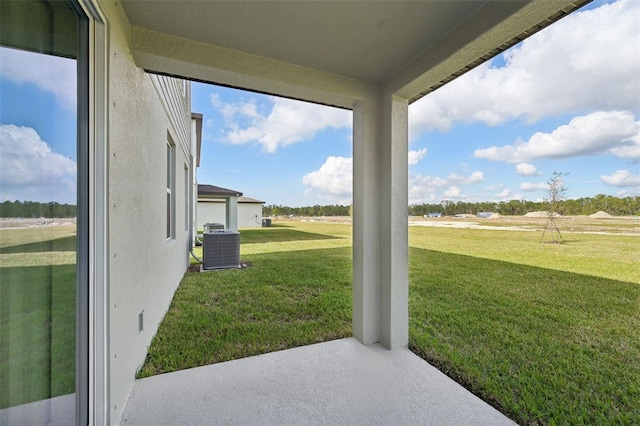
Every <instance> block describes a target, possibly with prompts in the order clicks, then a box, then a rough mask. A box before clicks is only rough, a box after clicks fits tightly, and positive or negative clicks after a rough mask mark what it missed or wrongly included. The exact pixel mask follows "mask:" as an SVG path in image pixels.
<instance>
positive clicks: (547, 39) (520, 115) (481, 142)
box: [0, 0, 640, 206]
mask: <svg viewBox="0 0 640 426" xmlns="http://www.w3.org/2000/svg"><path fill="white" fill-rule="evenodd" d="M19 53H21V52H19ZM0 55H1V56H0V60H1V61H0V65H1V70H2V73H1V78H0V90H1V92H0V93H1V97H2V98H1V99H2V102H1V105H0V125H1V127H0V130H1V131H2V133H1V137H0V142H1V143H2V169H1V172H2V176H1V177H2V186H1V187H0V197H1V199H2V200H5V199H15V198H19V199H25V195H22V194H29V196H30V197H31V198H32V199H34V197H41V199H39V200H38V201H49V199H51V198H52V197H55V198H54V199H56V200H62V201H64V200H63V198H64V197H65V194H64V191H58V190H56V189H55V188H51V182H57V181H61V182H68V181H69V180H70V179H75V175H73V176H71V175H69V173H68V172H69V170H70V168H69V161H71V162H74V161H75V153H73V152H70V150H69V146H72V145H69V143H68V141H73V138H74V137H75V134H74V130H73V126H74V124H73V122H74V115H73V108H75V103H74V101H73V99H70V97H69V96H68V92H69V90H68V87H67V86H68V83H69V77H68V76H67V77H65V76H64V72H65V71H64V70H65V69H67V70H68V67H69V66H68V64H65V62H64V61H65V60H60V59H57V58H56V60H57V62H56V61H53V60H50V61H46V62H47V63H49V62H56V63H55V64H53V65H48V67H49V68H47V69H48V72H46V73H43V72H36V71H34V67H33V66H32V62H33V61H35V59H29V58H26V57H17V55H18V54H17V53H15V52H9V53H7V49H1V50H0ZM67 62H71V61H67ZM28 68H30V70H29V69H28ZM35 68H36V70H41V69H42V68H43V67H42V66H38V67H35ZM67 72H68V71H67ZM56 78H60V79H64V81H65V84H67V86H64V85H61V84H56ZM51 80H53V83H52V82H51ZM74 84H75V82H74ZM192 95H193V101H192V102H193V103H192V110H193V111H194V112H199V113H202V114H203V115H204V126H203V145H202V156H201V166H200V169H199V171H198V180H199V182H200V183H206V184H213V185H218V186H222V187H226V188H232V189H236V190H239V191H241V192H243V193H244V194H245V195H246V196H248V197H252V198H257V199H260V200H263V201H265V202H266V203H267V204H281V205H289V206H305V205H314V204H336V203H339V204H349V203H350V202H351V185H352V176H351V156H352V142H351V131H352V129H351V112H350V111H345V110H339V109H335V108H328V107H323V106H319V105H313V104H307V103H302V102H297V101H292V100H287V99H282V98H275V97H271V96H265V95H260V94H255V93H250V92H243V91H238V90H234V89H229V88H223V87H217V86H212V85H205V84H200V83H193V85H192ZM34 102H36V103H37V105H38V107H37V108H35V109H34V108H33V106H34V105H35V104H34ZM639 117H640V1H637V0H626V1H616V2H603V1H594V2H593V3H591V4H589V5H588V6H587V7H586V8H583V9H582V10H581V11H579V12H577V13H574V14H572V15H570V16H568V17H566V18H564V19H562V20H561V21H560V22H558V23H556V24H554V25H552V26H551V27H549V28H547V29H545V30H543V31H541V32H539V33H538V34H536V35H534V36H533V37H531V38H529V39H527V40H525V41H524V42H523V43H520V44H519V45H518V46H516V47H515V48H513V49H510V50H509V51H508V52H506V53H505V54H503V55H500V56H498V57H496V58H494V59H493V60H492V61H490V62H487V63H485V64H483V65H481V66H480V67H478V68H476V69H475V70H473V71H471V72H469V73H467V74H465V75H464V76H462V77H460V78H458V79H457V80H455V81H453V82H452V83H450V84H448V85H447V86H445V87H443V88H441V89H440V90H438V91H436V92H434V93H432V94H430V95H428V96H426V97H424V98H422V99H421V100H419V101H417V102H415V103H414V104H412V105H411V106H410V107H409V133H410V147H409V150H410V152H409V158H410V167H409V201H410V203H425V202H426V203H439V202H440V201H442V200H445V199H448V200H453V201H469V202H473V201H508V200H511V199H527V200H539V199H541V198H543V197H544V195H545V192H544V186H545V182H546V181H547V180H548V179H549V177H550V176H551V174H552V173H553V171H554V170H557V171H561V172H564V173H569V175H568V176H567V177H566V178H565V186H566V187H567V188H568V191H567V193H566V195H567V196H568V197H570V198H579V197H587V196H593V195H596V194H599V193H603V194H610V195H616V196H631V195H636V196H637V195H640V121H639V120H640V118H639ZM54 124H55V126H54ZM12 126H13V127H12ZM17 141H22V142H20V143H18V142H17ZM20 147H22V148H25V147H31V148H30V149H29V150H28V149H26V148H25V149H22V148H20ZM36 148H37V149H36ZM47 149H48V150H49V151H47ZM38 150H40V151H38ZM36 151H37V152H39V153H38V155H35V154H33V152H36ZM9 152H11V158H13V159H14V163H15V164H13V165H12V164H9V163H8V162H7V161H6V158H8V157H7V155H6V153H9ZM21 156H22V157H24V158H21ZM42 158H47V161H46V162H44V160H42ZM23 160H24V161H23ZM27 160H29V161H41V163H42V164H43V170H44V171H43V172H42V173H40V174H41V175H42V176H31V177H29V179H24V178H23V179H22V180H21V179H20V176H21V170H20V168H19V167H18V166H16V165H19V164H21V161H22V162H27ZM45 165H46V167H45ZM52 165H56V166H57V167H55V168H54V167H52ZM23 172H24V171H22V173H23ZM72 174H73V173H72ZM32 175H33V173H32ZM22 176H24V174H22ZM59 187H62V186H59ZM47 197H49V199H47Z"/></svg>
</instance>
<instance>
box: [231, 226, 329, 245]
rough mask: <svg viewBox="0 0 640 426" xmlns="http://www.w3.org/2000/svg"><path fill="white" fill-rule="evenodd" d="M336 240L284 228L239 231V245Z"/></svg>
mask: <svg viewBox="0 0 640 426" xmlns="http://www.w3.org/2000/svg"><path fill="white" fill-rule="evenodd" d="M338 239H340V237H335V236H333V235H326V234H316V233H313V232H304V231H297V230H295V229H288V228H286V227H284V226H283V227H280V226H278V227H271V228H260V229H243V230H241V231H240V243H241V244H252V243H273V242H286V241H307V240H338Z"/></svg>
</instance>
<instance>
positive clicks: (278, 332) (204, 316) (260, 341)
mask: <svg viewBox="0 0 640 426" xmlns="http://www.w3.org/2000/svg"><path fill="white" fill-rule="evenodd" d="M350 253H351V249H350V248H331V249H315V250H300V251H288V252H277V253H265V254H256V255H247V256H243V258H242V260H243V262H245V261H246V262H250V263H251V265H252V266H251V267H249V268H246V269H235V270H223V271H215V272H208V273H188V274H186V275H185V277H184V278H183V280H182V282H181V284H180V287H179V288H178V290H177V291H176V293H175V295H174V299H173V301H172V303H171V307H170V308H169V311H168V312H167V314H166V316H165V318H164V320H163V322H162V324H161V325H160V327H159V329H158V333H157V335H156V336H155V337H154V339H153V341H152V343H151V346H150V348H149V354H148V356H147V360H146V362H145V364H144V366H143V368H142V370H141V372H140V375H139V377H148V376H152V375H155V374H162V373H167V372H171V371H176V370H183V369H187V368H193V367H197V366H202V365H207V364H213V363H217V362H223V361H229V360H232V359H237V358H244V357H248V356H252V355H259V354H263V353H267V352H273V351H278V350H283V349H288V348H293V347H297V346H304V345H309V344H313V343H318V342H324V341H328V340H334V339H340V338H344V337H350V336H351V335H352V332H351V317H352V303H351V300H352V297H351V256H350Z"/></svg>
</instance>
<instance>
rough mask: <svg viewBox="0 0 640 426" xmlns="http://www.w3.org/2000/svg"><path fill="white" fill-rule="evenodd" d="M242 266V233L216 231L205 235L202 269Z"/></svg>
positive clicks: (225, 230) (224, 230)
mask: <svg viewBox="0 0 640 426" xmlns="http://www.w3.org/2000/svg"><path fill="white" fill-rule="evenodd" d="M239 265H240V233H239V232H238V231H232V230H229V229H215V230H212V231H207V232H205V233H204V238H203V242H202V269H230V268H237V267H239Z"/></svg>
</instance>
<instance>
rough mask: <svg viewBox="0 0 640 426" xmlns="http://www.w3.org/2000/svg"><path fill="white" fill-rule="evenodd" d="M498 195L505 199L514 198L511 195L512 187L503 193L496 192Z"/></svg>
mask: <svg viewBox="0 0 640 426" xmlns="http://www.w3.org/2000/svg"><path fill="white" fill-rule="evenodd" d="M496 197H498V198H502V199H503V200H506V199H510V200H512V199H513V197H511V190H510V189H505V190H504V191H502V192H501V193H499V194H496Z"/></svg>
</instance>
